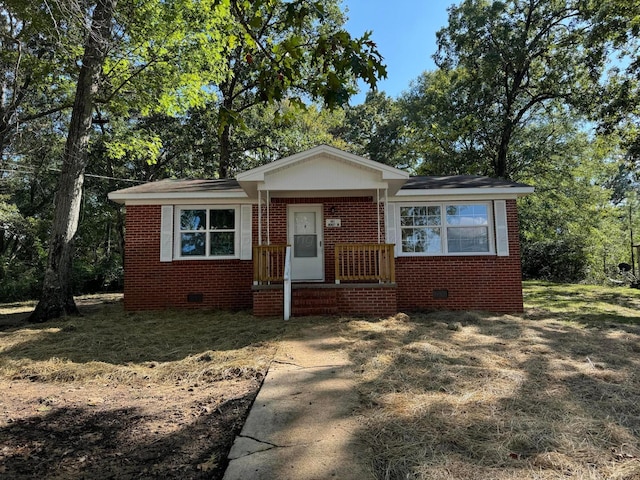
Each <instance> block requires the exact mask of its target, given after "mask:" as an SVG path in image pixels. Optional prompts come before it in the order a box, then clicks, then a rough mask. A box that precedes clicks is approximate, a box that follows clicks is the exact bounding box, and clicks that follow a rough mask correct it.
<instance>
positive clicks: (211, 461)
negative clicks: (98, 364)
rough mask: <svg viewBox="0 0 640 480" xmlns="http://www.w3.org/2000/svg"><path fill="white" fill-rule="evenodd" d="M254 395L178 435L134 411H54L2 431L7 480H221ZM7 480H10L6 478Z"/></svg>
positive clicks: (199, 420) (178, 431) (200, 418)
mask: <svg viewBox="0 0 640 480" xmlns="http://www.w3.org/2000/svg"><path fill="white" fill-rule="evenodd" d="M254 397H255V392H250V393H247V394H246V395H244V396H241V397H237V398H232V399H229V400H227V401H225V402H224V403H222V404H220V405H218V406H217V408H216V409H215V410H214V411H213V412H209V413H205V414H202V415H200V416H198V418H197V419H196V420H195V421H193V420H191V419H187V421H185V422H181V423H182V424H181V425H180V427H179V428H171V430H173V432H172V433H169V434H164V435H163V434H158V432H154V428H156V427H154V423H153V420H154V419H150V418H146V417H144V416H143V415H142V414H141V412H140V411H139V410H138V409H136V408H126V409H111V410H105V411H99V412H96V411H95V410H92V409H90V408H69V409H66V408H64V409H55V410H52V411H51V412H49V413H47V414H45V415H36V416H32V417H27V418H25V419H22V420H19V421H16V422H14V423H12V424H10V425H9V426H6V427H4V428H1V429H0V436H1V437H2V439H3V442H2V445H3V449H2V452H1V453H0V460H1V462H0V466H2V475H3V478H13V479H32V478H48V479H104V478H167V479H205V478H206V479H220V478H222V475H223V473H224V469H225V467H226V456H227V454H228V451H229V449H230V448H231V444H232V443H233V439H234V437H235V435H236V434H237V433H238V432H239V431H240V429H241V428H242V424H243V422H244V419H245V418H246V414H247V413H248V409H249V407H250V405H251V402H252V401H253V398H254ZM4 475H6V477H4Z"/></svg>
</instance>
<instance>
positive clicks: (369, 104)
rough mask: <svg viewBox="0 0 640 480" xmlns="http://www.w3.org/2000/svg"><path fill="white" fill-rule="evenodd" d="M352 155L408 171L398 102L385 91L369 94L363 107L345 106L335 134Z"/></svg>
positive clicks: (407, 157)
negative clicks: (344, 143) (340, 123)
mask: <svg viewBox="0 0 640 480" xmlns="http://www.w3.org/2000/svg"><path fill="white" fill-rule="evenodd" d="M337 133H338V135H339V136H340V137H341V138H342V139H344V140H345V141H346V142H347V144H348V146H349V147H348V148H349V150H350V151H351V152H353V153H355V154H357V155H362V156H364V157H367V158H370V159H371V160H375V161H376V162H381V163H386V164H387V165H393V166H396V167H399V168H407V169H408V168H411V167H412V166H413V165H412V162H411V160H412V159H411V158H410V157H409V156H407V155H406V153H407V152H406V150H405V143H406V131H405V125H404V121H403V118H402V117H401V110H400V108H399V105H398V104H397V102H395V101H394V100H392V99H391V98H389V97H387V96H386V95H385V94H384V92H380V93H377V92H374V91H370V92H369V93H368V94H367V96H366V99H365V101H364V103H363V104H362V105H356V106H354V107H347V108H346V112H345V119H344V122H343V124H342V126H341V127H340V129H339V131H338V132H337Z"/></svg>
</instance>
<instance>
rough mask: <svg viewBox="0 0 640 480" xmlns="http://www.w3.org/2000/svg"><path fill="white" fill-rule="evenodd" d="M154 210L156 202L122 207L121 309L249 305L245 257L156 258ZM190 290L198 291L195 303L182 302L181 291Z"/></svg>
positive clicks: (250, 276)
mask: <svg viewBox="0 0 640 480" xmlns="http://www.w3.org/2000/svg"><path fill="white" fill-rule="evenodd" d="M160 212H161V207H160V206H159V205H129V206H127V216H126V227H127V230H126V243H125V275H124V304H125V308H126V309H127V310H154V309H162V308H202V307H208V308H221V309H230V310H237V309H250V308H251V306H252V296H251V285H252V282H253V263H252V262H251V261H246V260H245V261H241V260H186V261H185V260H183V261H173V262H160ZM254 228H255V225H254ZM194 293H195V294H202V302H201V303H192V302H188V301H187V295H189V294H194Z"/></svg>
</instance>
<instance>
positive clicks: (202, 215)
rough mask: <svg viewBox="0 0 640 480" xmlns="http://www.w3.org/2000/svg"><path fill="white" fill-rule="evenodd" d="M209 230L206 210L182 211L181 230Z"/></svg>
mask: <svg viewBox="0 0 640 480" xmlns="http://www.w3.org/2000/svg"><path fill="white" fill-rule="evenodd" d="M205 228H207V215H206V210H181V211H180V230H204V229H205Z"/></svg>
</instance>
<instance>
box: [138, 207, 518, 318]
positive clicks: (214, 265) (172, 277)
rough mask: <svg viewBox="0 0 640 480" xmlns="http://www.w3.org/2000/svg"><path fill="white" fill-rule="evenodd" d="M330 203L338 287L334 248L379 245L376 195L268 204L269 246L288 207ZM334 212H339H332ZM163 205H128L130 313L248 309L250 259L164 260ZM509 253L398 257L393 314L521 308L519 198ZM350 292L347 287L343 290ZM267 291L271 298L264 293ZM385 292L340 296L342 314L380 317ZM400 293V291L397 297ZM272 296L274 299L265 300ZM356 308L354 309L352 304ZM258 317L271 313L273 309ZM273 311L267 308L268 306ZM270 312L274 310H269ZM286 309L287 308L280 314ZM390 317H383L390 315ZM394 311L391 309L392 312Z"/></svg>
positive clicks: (328, 257) (511, 217) (511, 213)
mask: <svg viewBox="0 0 640 480" xmlns="http://www.w3.org/2000/svg"><path fill="white" fill-rule="evenodd" d="M299 203H315V204H323V205H324V213H323V215H324V218H325V219H327V218H339V219H340V220H341V222H342V225H341V227H337V228H324V253H325V281H326V282H327V283H332V282H334V279H335V272H334V246H335V244H336V243H350V242H351V243H354V242H377V241H378V226H377V218H376V208H378V206H377V205H376V203H374V201H373V199H372V198H370V197H356V198H349V197H344V198H342V197H340V198H309V199H279V198H276V199H273V200H272V203H271V205H270V207H269V208H270V216H271V220H270V233H271V243H274V244H276V243H286V242H287V235H286V232H287V222H286V213H287V205H288V204H299ZM331 207H335V213H331V211H330V210H331ZM379 208H380V212H381V224H380V231H381V236H382V241H383V242H384V232H385V226H384V218H383V215H382V211H383V206H382V205H380V206H379ZM160 213H161V207H160V206H159V205H129V206H128V207H127V237H126V249H125V307H126V308H127V309H128V310H142V309H161V308H199V307H209V308H221V309H250V308H252V306H253V299H254V295H255V293H256V292H252V290H251V286H252V280H253V277H252V272H253V270H252V269H253V265H252V262H251V261H241V260H191V261H173V262H160V260H159V258H160ZM264 213H265V210H263V228H262V230H263V242H264V243H266V217H265V216H264ZM507 217H508V218H507V220H508V226H509V253H510V254H509V256H508V257H497V256H458V257H456V256H442V257H398V258H397V259H396V281H397V284H398V287H397V304H396V306H395V307H394V308H393V310H395V309H396V307H397V309H398V310H400V311H403V310H416V309H452V310H469V309H481V310H489V311H495V312H518V311H522V284H521V268H520V246H519V237H518V220H517V210H516V202H515V200H509V201H507ZM253 232H254V243H257V237H258V226H257V207H254V222H253ZM434 290H447V291H448V298H446V299H437V298H433V291H434ZM341 291H343V292H347V290H342V289H341ZM265 292H268V293H265ZM192 293H195V294H202V300H203V301H202V302H201V303H191V302H188V301H187V295H189V294H192ZM281 295H282V292H281V291H279V292H278V291H261V292H260V293H259V294H258V296H259V297H262V296H264V297H265V298H264V301H260V302H258V303H264V304H265V305H269V304H273V305H275V304H276V303H280V304H281V303H282V296H281ZM387 295H390V293H389V291H388V290H387V289H371V290H368V289H367V291H366V292H364V291H363V292H361V291H359V290H357V289H356V290H354V291H353V294H348V293H342V294H340V295H339V296H338V302H339V305H340V310H341V311H343V312H344V313H362V314H372V315H378V314H380V315H382V313H379V312H380V311H381V310H380V309H381V308H382V303H385V302H386V303H385V304H388V305H393V302H394V300H392V299H391V298H388V299H387V300H383V297H385V296H387ZM394 296H395V294H394ZM267 297H269V298H267ZM350 304H351V305H353V307H350V306H349V305H350ZM260 308H262V307H259V306H258V311H257V312H256V314H258V315H270V314H271V313H268V312H267V310H265V312H263V313H261V312H260V310H259V309H260ZM264 308H265V309H267V307H266V306H265V307H264ZM269 308H271V307H269ZM374 310H375V311H374ZM280 311H281V310H280ZM386 313H387V312H385V314H386ZM388 313H393V312H388Z"/></svg>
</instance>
